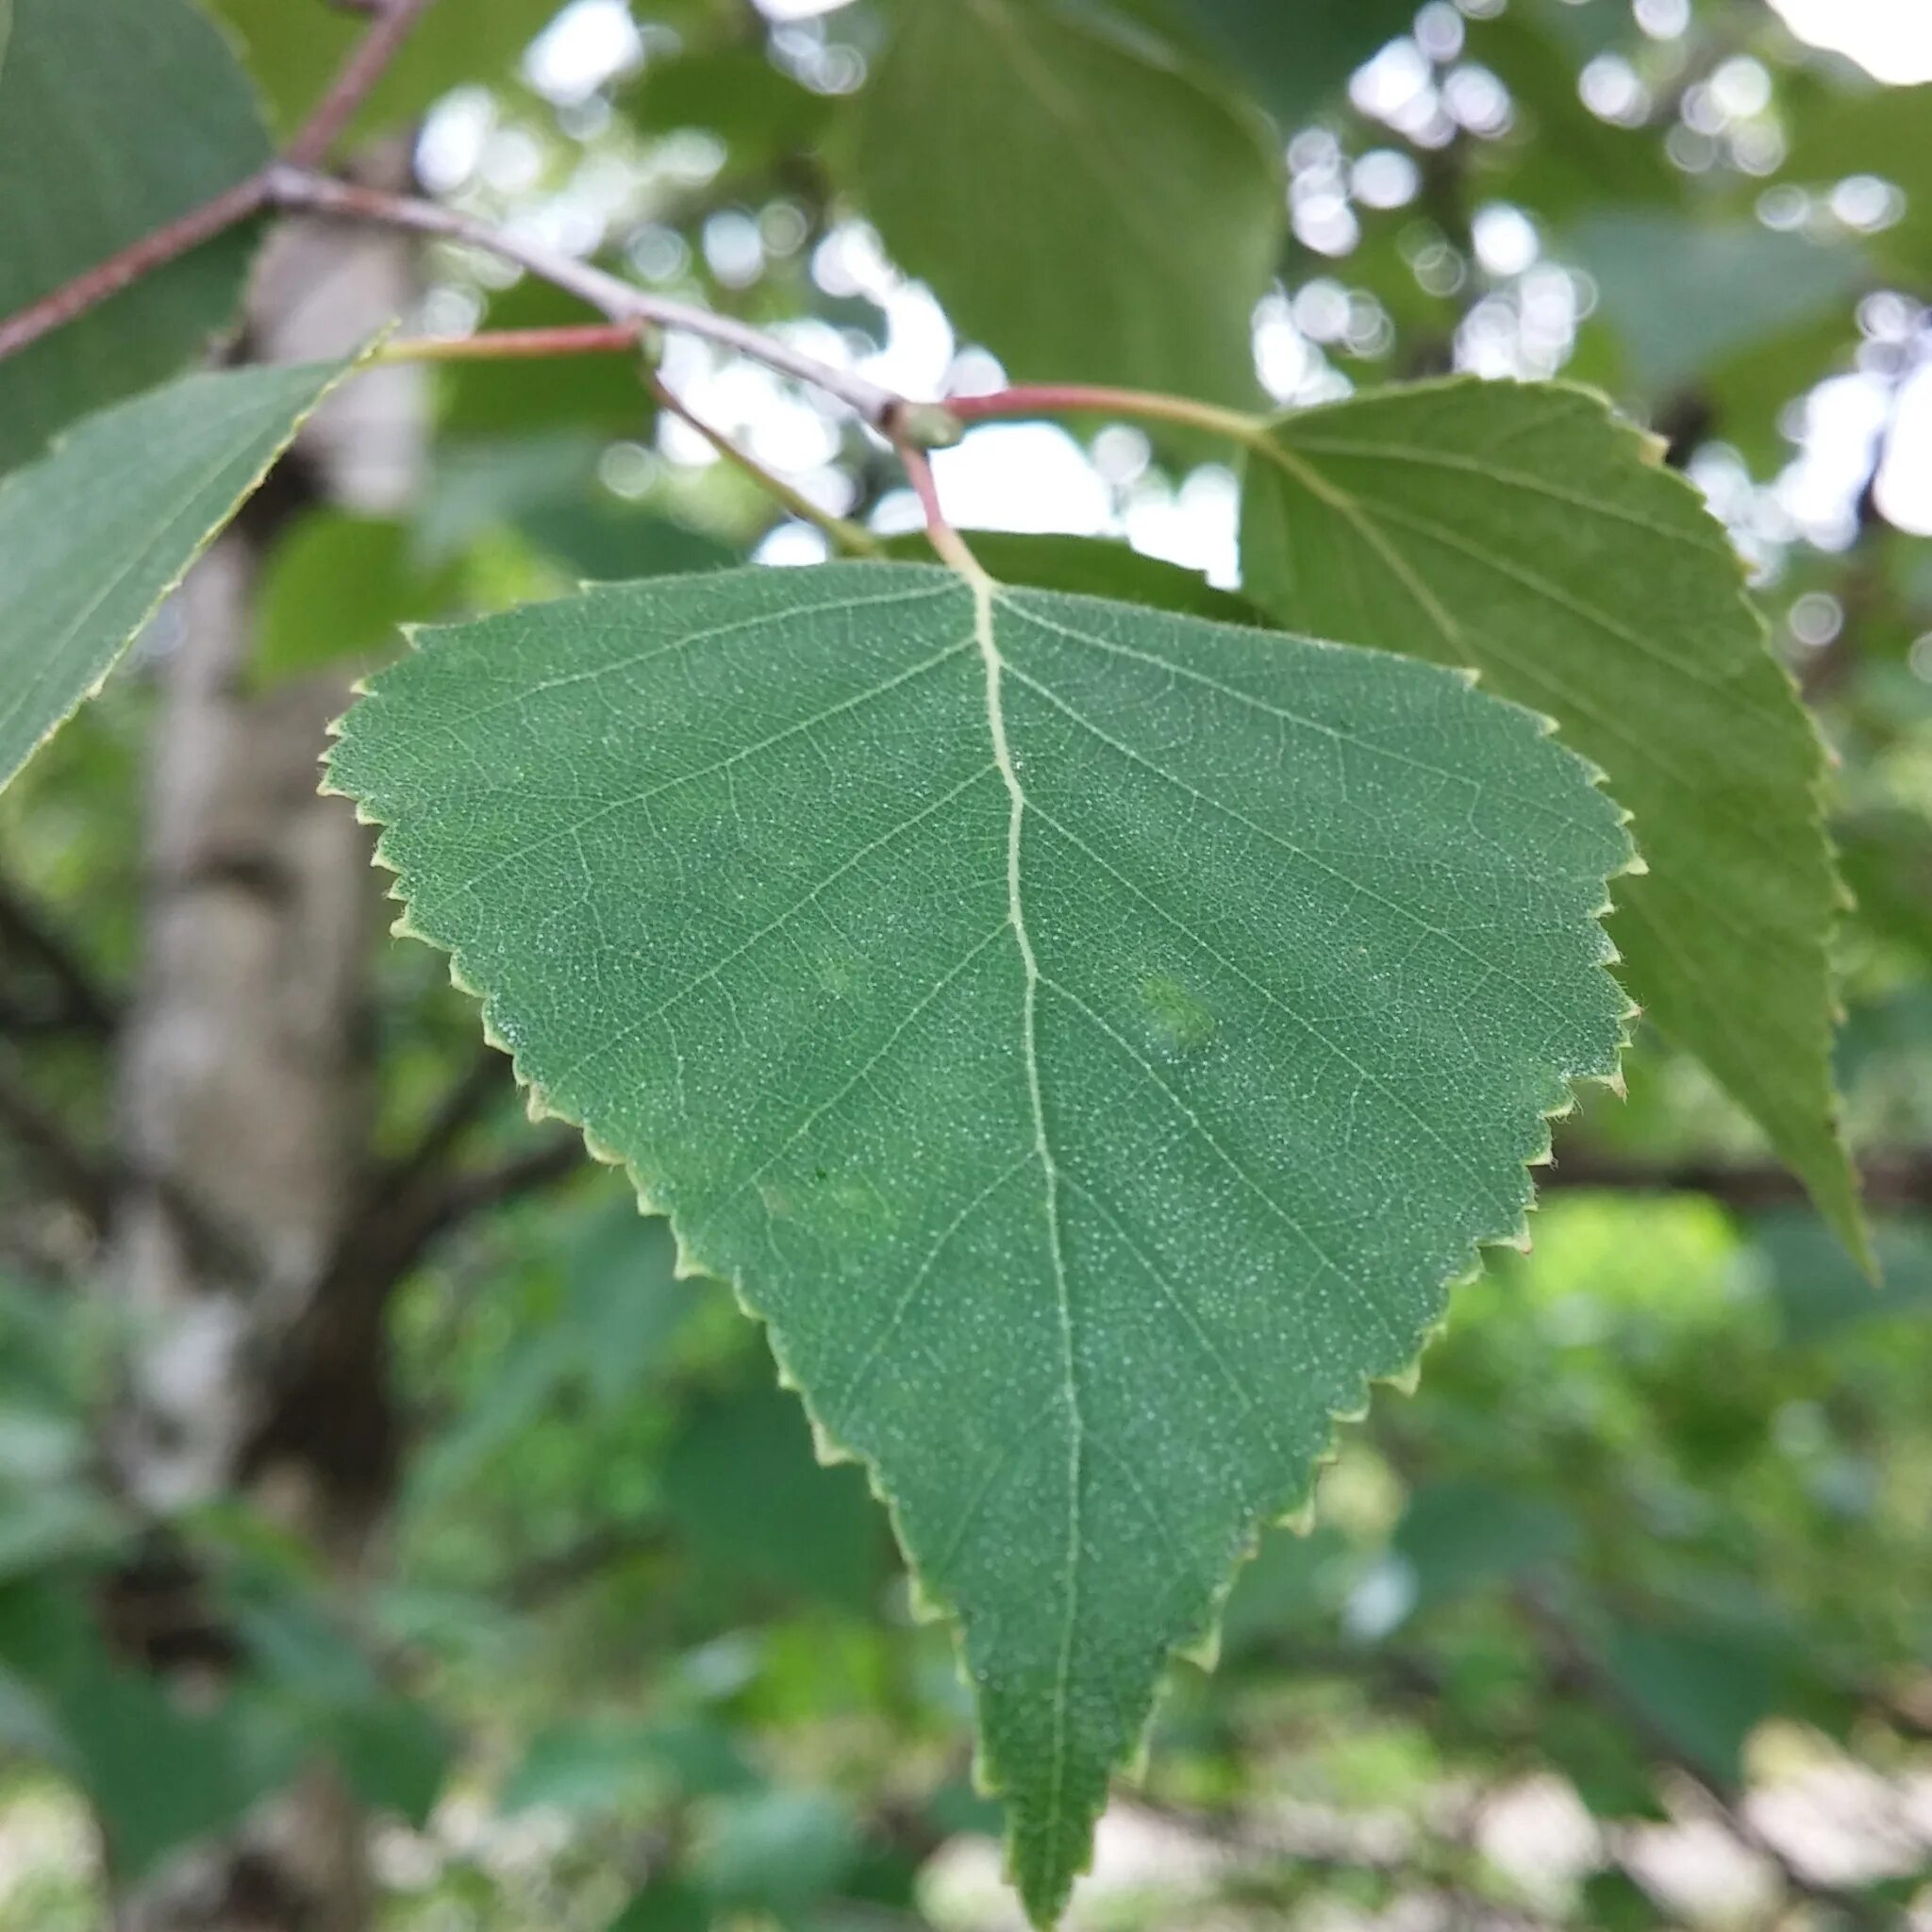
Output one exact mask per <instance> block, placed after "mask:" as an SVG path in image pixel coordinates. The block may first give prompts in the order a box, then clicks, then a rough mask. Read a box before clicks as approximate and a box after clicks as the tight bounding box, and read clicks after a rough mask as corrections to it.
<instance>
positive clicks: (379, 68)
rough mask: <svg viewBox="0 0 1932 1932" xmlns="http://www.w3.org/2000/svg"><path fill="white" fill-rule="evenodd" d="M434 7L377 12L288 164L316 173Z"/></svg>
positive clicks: (401, 6)
mask: <svg viewBox="0 0 1932 1932" xmlns="http://www.w3.org/2000/svg"><path fill="white" fill-rule="evenodd" d="M433 4H434V0H388V5H387V6H385V7H382V8H379V9H376V10H375V21H374V25H371V27H370V29H369V31H368V32H367V33H366V34H364V35H363V36H362V38H361V39H360V40H358V42H356V44H355V46H354V47H353V48H352V49H351V50H350V54H349V58H347V59H346V60H345V61H343V62H342V66H341V72H340V73H339V74H338V75H336V77H335V79H334V80H333V81H331V82H330V83H329V87H328V91H327V92H326V93H325V94H324V95H323V97H322V99H321V100H320V101H318V102H317V103H316V104H315V108H314V111H313V112H312V113H310V115H309V116H308V120H307V121H305V122H304V123H303V124H302V125H301V127H300V128H299V129H298V130H297V131H296V134H295V138H294V139H293V140H292V141H291V142H290V143H289V146H288V151H287V156H286V158H287V159H288V160H289V161H290V162H291V163H292V164H293V165H294V166H296V167H298V168H308V167H313V166H314V165H315V163H316V162H317V161H319V160H321V159H322V158H323V157H324V156H325V154H327V153H328V151H329V149H330V148H332V147H333V146H334V145H335V144H336V142H337V140H338V138H339V137H340V136H341V133H342V130H343V129H344V128H346V127H347V126H348V125H349V123H350V122H351V121H353V120H354V119H355V118H356V114H357V111H358V109H359V108H360V107H361V106H362V103H363V102H364V101H366V100H367V99H368V98H369V96H370V93H371V92H373V90H374V89H375V84H376V82H377V81H379V80H380V79H381V78H382V76H383V75H384V74H386V73H387V72H388V71H389V64H390V62H391V60H393V59H394V58H395V57H396V55H397V54H398V53H399V52H400V51H401V49H402V44H403V42H405V41H406V40H407V39H408V37H409V35H410V33H411V32H412V31H413V30H414V28H415V25H416V23H417V22H418V21H419V20H421V19H422V17H423V16H424V14H425V13H426V12H427V11H428V10H429V8H430V7H431V6H432V5H433Z"/></svg>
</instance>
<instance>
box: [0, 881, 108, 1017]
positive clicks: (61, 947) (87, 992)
mask: <svg viewBox="0 0 1932 1932" xmlns="http://www.w3.org/2000/svg"><path fill="white" fill-rule="evenodd" d="M15 958H18V959H19V961H20V963H21V964H23V965H25V966H26V967H27V968H28V970H29V971H30V972H34V973H37V974H41V975H43V976H44V977H45V978H46V979H47V981H48V982H49V983H50V984H51V986H52V987H53V989H54V991H55V992H56V993H57V994H58V1004H57V1005H56V1006H55V1008H53V1009H52V1011H51V1012H50V1013H49V1014H48V1015H47V1016H45V1017H44V1018H43V1019H42V1020H41V1022H40V1024H42V1025H46V1026H54V1025H65V1026H74V1027H77V1028H80V1029H82V1030H84V1031H86V1032H90V1033H95V1034H100V1035H103V1036H105V1035H108V1034H110V1033H112V1032H113V1030H114V1028H115V1027H116V1025H118V1024H119V1023H120V1017H121V1016H120V1012H119V1010H118V1008H117V1007H116V1005H115V1003H114V1001H113V1000H112V999H110V998H109V997H108V994H107V993H106V992H105V991H103V990H102V989H101V987H100V985H99V984H98V982H97V981H96V980H95V978H94V976H93V974H92V973H91V972H90V971H89V969H88V968H87V967H86V966H85V965H84V964H83V963H82V961H81V959H80V957H79V955H78V954H77V953H75V951H74V949H73V948H72V947H71V946H70V945H69V944H68V943H67V941H65V940H64V939H62V938H61V937H60V935H59V934H58V932H56V931H55V930H54V928H53V927H52V926H51V925H50V924H48V923H47V922H46V920H45V919H43V918H42V915H41V913H40V912H39V910H38V909H37V908H34V907H33V906H31V905H29V904H28V903H27V901H26V899H25V896H24V895H23V894H22V893H21V891H19V889H18V888H17V887H15V886H13V885H11V884H10V883H8V881H7V880H5V879H0V966H6V967H10V966H11V965H12V963H13V961H14V959H15Z"/></svg>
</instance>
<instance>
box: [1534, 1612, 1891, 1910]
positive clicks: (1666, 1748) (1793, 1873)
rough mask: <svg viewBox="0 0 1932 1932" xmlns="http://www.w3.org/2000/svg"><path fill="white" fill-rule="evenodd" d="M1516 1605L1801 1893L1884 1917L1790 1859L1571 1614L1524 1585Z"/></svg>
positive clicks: (1602, 1700)
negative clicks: (1611, 1666)
mask: <svg viewBox="0 0 1932 1932" xmlns="http://www.w3.org/2000/svg"><path fill="white" fill-rule="evenodd" d="M1514 1601H1515V1604H1516V1607H1517V1609H1518V1611H1519V1612H1520V1614H1521V1616H1522V1618H1523V1621H1524V1624H1527V1626H1528V1627H1529V1630H1530V1632H1531V1634H1532V1635H1533V1636H1534V1638H1535V1640H1536V1641H1537V1644H1538V1647H1539V1648H1540V1649H1541V1651H1542V1653H1543V1656H1544V1658H1545V1660H1546V1662H1547V1663H1548V1665H1549V1667H1550V1669H1551V1672H1552V1674H1553V1675H1554V1676H1555V1677H1556V1678H1557V1681H1558V1682H1560V1683H1562V1684H1566V1685H1568V1686H1569V1688H1571V1689H1572V1690H1574V1691H1577V1692H1579V1693H1580V1694H1581V1695H1583V1696H1585V1697H1587V1698H1588V1699H1589V1700H1590V1701H1591V1703H1593V1704H1595V1705H1596V1706H1597V1707H1599V1708H1600V1709H1602V1710H1604V1711H1607V1713H1608V1714H1609V1715H1610V1716H1612V1717H1614V1718H1616V1719H1617V1720H1618V1721H1619V1722H1620V1723H1622V1724H1624V1725H1625V1726H1626V1727H1627V1728H1628V1729H1629V1730H1630V1732H1631V1734H1632V1735H1633V1736H1634V1737H1635V1738H1636V1739H1637V1740H1638V1741H1639V1743H1640V1744H1641V1746H1642V1748H1643V1750H1644V1752H1645V1753H1646V1754H1647V1755H1648V1756H1649V1757H1651V1758H1653V1759H1654V1760H1655V1761H1656V1762H1657V1763H1658V1764H1663V1765H1668V1766H1669V1767H1670V1768H1671V1769H1672V1770H1673V1771H1674V1772H1676V1773H1677V1774H1678V1775H1679V1776H1680V1777H1682V1778H1684V1779H1686V1780H1687V1781H1688V1782H1689V1783H1690V1784H1691V1785H1692V1786H1693V1787H1694V1788H1695V1789H1696V1790H1698V1791H1700V1792H1701V1793H1702V1794H1703V1795H1704V1797H1705V1798H1706V1800H1707V1802H1708V1803H1710V1804H1711V1805H1713V1806H1715V1807H1717V1810H1718V1811H1719V1813H1720V1814H1721V1815H1722V1817H1723V1819H1724V1824H1725V1826H1726V1827H1727V1828H1728V1829H1729V1831H1730V1832H1731V1834H1732V1835H1733V1836H1734V1837H1735V1838H1736V1839H1737V1840H1739V1842H1740V1843H1741V1844H1744V1845H1747V1846H1749V1847H1750V1848H1751V1850H1753V1851H1755V1852H1757V1854H1758V1855H1759V1856H1760V1857H1766V1858H1769V1859H1770V1860H1771V1862H1772V1863H1773V1864H1774V1865H1775V1866H1776V1867H1777V1869H1778V1871H1779V1873H1780V1874H1782V1876H1783V1878H1784V1881H1785V1884H1786V1885H1787V1886H1788V1887H1789V1888H1790V1890H1792V1891H1794V1892H1796V1893H1797V1894H1798V1895H1799V1896H1800V1897H1801V1898H1807V1899H1811V1900H1814V1901H1816V1902H1817V1903H1819V1904H1822V1905H1830V1906H1835V1907H1838V1909H1839V1910H1840V1911H1841V1912H1843V1913H1844V1914H1845V1915H1846V1916H1847V1917H1848V1918H1850V1919H1851V1920H1852V1922H1853V1923H1854V1924H1858V1925H1869V1926H1872V1927H1874V1928H1875V1927H1877V1926H1878V1925H1880V1924H1883V1923H1884V1921H1883V1919H1882V1918H1881V1916H1880V1914H1879V1912H1878V1909H1877V1907H1875V1906H1874V1904H1873V1903H1872V1901H1871V1900H1869V1899H1867V1898H1863V1897H1861V1896H1860V1895H1859V1894H1858V1893H1857V1892H1856V1891H1848V1890H1845V1889H1844V1888H1843V1887H1841V1886H1837V1885H1832V1884H1829V1883H1826V1882H1825V1881H1824V1880H1822V1879H1817V1878H1814V1877H1812V1876H1811V1874H1809V1873H1808V1872H1807V1871H1806V1870H1805V1868H1804V1867H1803V1866H1802V1865H1800V1864H1798V1863H1797V1861H1796V1860H1795V1859H1793V1858H1792V1857H1791V1856H1790V1853H1789V1852H1787V1851H1786V1850H1785V1849H1784V1847H1783V1846H1782V1845H1780V1844H1779V1843H1778V1842H1777V1840H1775V1839H1774V1838H1772V1837H1771V1836H1770V1835H1769V1834H1768V1833H1766V1832H1765V1831H1763V1830H1762V1829H1761V1828H1760V1827H1759V1826H1758V1825H1757V1824H1756V1822H1755V1821H1754V1820H1753V1819H1752V1818H1751V1817H1750V1815H1749V1814H1748V1812H1747V1811H1746V1810H1745V1809H1744V1793H1743V1792H1742V1791H1740V1790H1735V1789H1733V1788H1732V1787H1731V1786H1730V1785H1729V1784H1728V1783H1727V1782H1726V1781H1725V1780H1724V1779H1723V1778H1721V1777H1718V1776H1716V1775H1714V1774H1712V1773H1711V1772H1710V1771H1708V1770H1707V1769H1706V1767H1705V1766H1704V1765H1703V1763H1701V1762H1700V1761H1699V1760H1698V1759H1697V1758H1696V1757H1692V1756H1691V1754H1690V1753H1689V1752H1687V1751H1686V1750H1684V1749H1683V1748H1682V1747H1681V1746H1680V1745H1679V1744H1678V1743H1677V1742H1676V1740H1675V1739H1674V1738H1673V1737H1672V1736H1671V1734H1670V1732H1669V1731H1668V1730H1666V1729H1665V1728H1664V1726H1663V1725H1661V1724H1658V1723H1657V1720H1656V1719H1655V1718H1654V1717H1653V1716H1652V1715H1651V1714H1650V1711H1649V1710H1648V1708H1647V1707H1645V1706H1643V1705H1642V1704H1641V1703H1640V1702H1638V1700H1637V1699H1635V1698H1634V1697H1632V1696H1630V1695H1629V1693H1628V1692H1627V1691H1625V1690H1624V1686H1623V1685H1622V1683H1620V1682H1619V1681H1618V1679H1617V1677H1616V1676H1615V1675H1614V1674H1612V1673H1611V1672H1610V1671H1608V1670H1607V1669H1606V1668H1605V1666H1604V1665H1603V1664H1602V1663H1601V1662H1600V1661H1599V1660H1598V1658H1597V1657H1596V1655H1595V1653H1594V1652H1593V1651H1592V1650H1591V1647H1590V1645H1589V1644H1588V1643H1586V1642H1585V1641H1583V1639H1582V1638H1581V1637H1580V1636H1579V1635H1578V1634H1577V1632H1576V1631H1575V1630H1574V1629H1573V1628H1572V1626H1571V1624H1570V1621H1569V1619H1568V1618H1567V1617H1565V1616H1564V1615H1563V1614H1562V1612H1561V1611H1560V1610H1559V1609H1557V1607H1556V1605H1554V1604H1553V1603H1551V1602H1550V1601H1549V1600H1548V1599H1547V1598H1546V1597H1544V1596H1543V1595H1542V1594H1541V1592H1540V1591H1536V1590H1533V1589H1530V1588H1528V1587H1527V1586H1525V1587H1524V1588H1521V1589H1519V1590H1517V1591H1516V1592H1515V1593H1514Z"/></svg>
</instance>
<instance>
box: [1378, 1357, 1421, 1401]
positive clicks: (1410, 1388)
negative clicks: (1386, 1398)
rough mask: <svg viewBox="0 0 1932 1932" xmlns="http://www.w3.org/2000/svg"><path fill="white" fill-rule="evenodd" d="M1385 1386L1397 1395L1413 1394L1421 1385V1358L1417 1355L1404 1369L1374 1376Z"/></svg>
mask: <svg viewBox="0 0 1932 1932" xmlns="http://www.w3.org/2000/svg"><path fill="white" fill-rule="evenodd" d="M1375 1379H1376V1380H1377V1381H1378V1382H1380V1383H1382V1384H1383V1386H1384V1387H1385V1388H1389V1389H1392V1390H1394V1391H1395V1392H1396V1393H1397V1394H1398V1395H1413V1394H1414V1393H1415V1391H1417V1390H1418V1389H1420V1388H1421V1387H1422V1383H1423V1358H1422V1357H1421V1356H1417V1357H1416V1358H1415V1360H1414V1361H1412V1362H1410V1363H1409V1365H1408V1366H1407V1368H1406V1369H1396V1370H1395V1371H1393V1372H1392V1373H1391V1374H1387V1375H1378V1376H1377V1377H1376V1378H1375Z"/></svg>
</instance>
